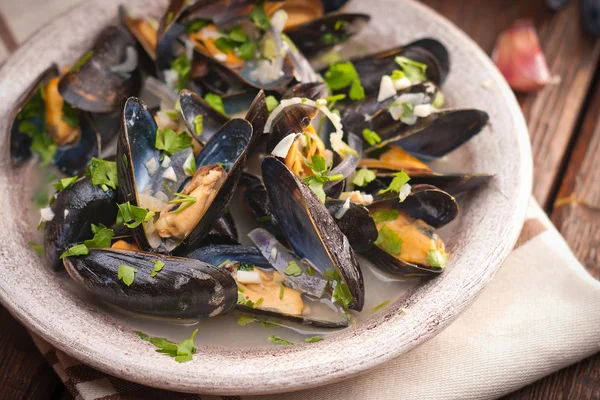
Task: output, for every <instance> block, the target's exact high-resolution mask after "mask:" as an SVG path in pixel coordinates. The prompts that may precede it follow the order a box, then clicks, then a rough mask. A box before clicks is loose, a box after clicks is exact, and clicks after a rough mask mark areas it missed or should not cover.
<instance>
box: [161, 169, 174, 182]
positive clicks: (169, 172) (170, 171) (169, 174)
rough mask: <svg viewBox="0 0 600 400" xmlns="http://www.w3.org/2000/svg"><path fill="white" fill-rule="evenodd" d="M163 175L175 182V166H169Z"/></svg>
mask: <svg viewBox="0 0 600 400" xmlns="http://www.w3.org/2000/svg"><path fill="white" fill-rule="evenodd" d="M162 177H163V178H165V179H168V180H170V181H173V182H177V175H176V174H175V170H174V169H173V167H169V168H167V169H166V170H165V172H163V174H162Z"/></svg>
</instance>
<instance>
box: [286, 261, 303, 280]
mask: <svg viewBox="0 0 600 400" xmlns="http://www.w3.org/2000/svg"><path fill="white" fill-rule="evenodd" d="M283 273H284V274H286V275H287V276H300V275H302V269H301V268H300V266H299V265H298V263H297V262H296V261H294V260H291V261H290V262H288V265H287V267H286V268H285V270H283Z"/></svg>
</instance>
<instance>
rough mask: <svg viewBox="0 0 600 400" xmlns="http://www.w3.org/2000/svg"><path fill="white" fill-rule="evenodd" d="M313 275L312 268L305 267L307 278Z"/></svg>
mask: <svg viewBox="0 0 600 400" xmlns="http://www.w3.org/2000/svg"><path fill="white" fill-rule="evenodd" d="M314 274H315V271H314V270H313V269H312V267H311V266H310V265H309V266H307V267H306V275H308V276H313V275H314Z"/></svg>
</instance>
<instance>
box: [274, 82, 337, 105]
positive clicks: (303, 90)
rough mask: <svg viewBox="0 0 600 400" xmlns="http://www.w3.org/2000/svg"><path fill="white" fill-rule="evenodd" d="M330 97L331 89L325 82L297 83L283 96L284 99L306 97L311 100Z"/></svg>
mask: <svg viewBox="0 0 600 400" xmlns="http://www.w3.org/2000/svg"><path fill="white" fill-rule="evenodd" d="M327 96H329V89H327V85H325V84H324V83H323V82H310V83H297V84H295V85H294V86H292V87H290V88H289V89H288V90H286V92H285V93H284V94H283V96H282V99H291V98H294V97H304V98H307V99H310V100H315V101H316V100H318V99H323V98H325V97H327Z"/></svg>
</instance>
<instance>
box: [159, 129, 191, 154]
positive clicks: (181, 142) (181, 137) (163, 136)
mask: <svg viewBox="0 0 600 400" xmlns="http://www.w3.org/2000/svg"><path fill="white" fill-rule="evenodd" d="M154 147H156V149H157V150H162V151H164V152H165V153H167V155H169V156H170V155H173V154H175V153H177V152H178V151H181V150H183V149H187V148H188V147H192V138H191V137H190V135H188V134H187V133H186V132H182V133H177V132H175V131H174V130H173V129H171V128H165V129H157V130H156V143H155V144H154Z"/></svg>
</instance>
